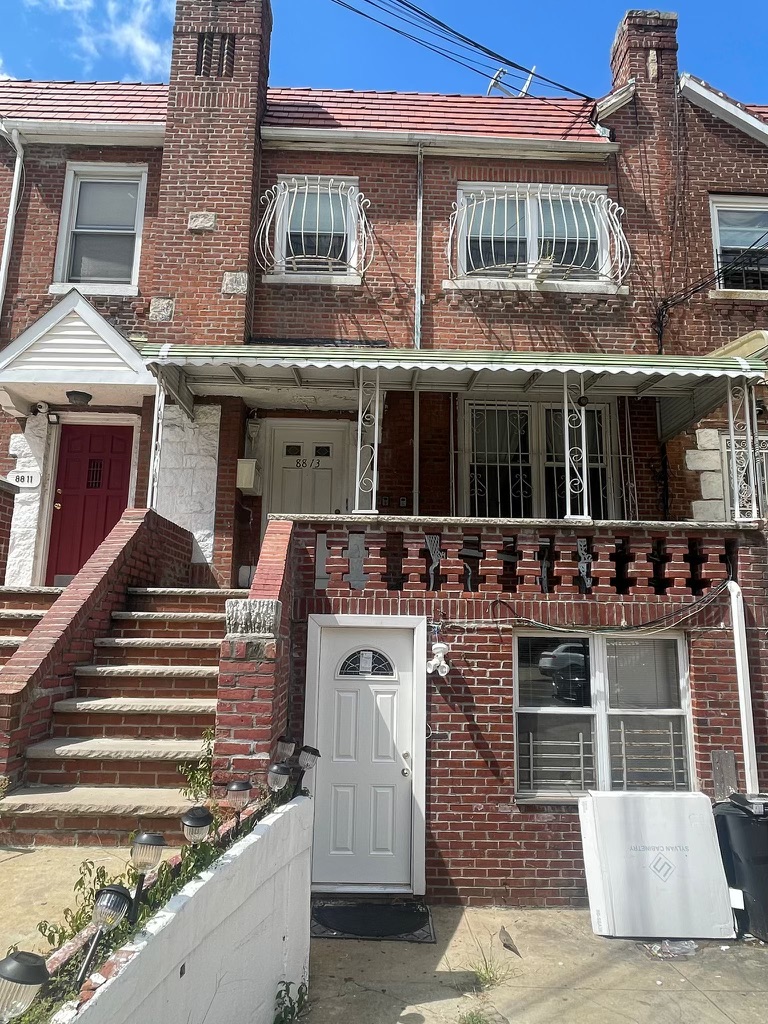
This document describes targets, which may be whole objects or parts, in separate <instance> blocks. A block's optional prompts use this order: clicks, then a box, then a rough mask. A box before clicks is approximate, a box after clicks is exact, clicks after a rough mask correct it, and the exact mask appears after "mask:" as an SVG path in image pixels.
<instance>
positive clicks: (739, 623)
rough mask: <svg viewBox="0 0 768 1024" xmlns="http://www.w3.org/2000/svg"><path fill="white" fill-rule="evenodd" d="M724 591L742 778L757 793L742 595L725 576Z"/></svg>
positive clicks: (755, 752)
mask: <svg viewBox="0 0 768 1024" xmlns="http://www.w3.org/2000/svg"><path fill="white" fill-rule="evenodd" d="M728 595H729V597H730V600H731V625H732V626H733V646H734V651H735V654H736V682H737V684H738V688H739V712H740V717H741V745H742V748H743V750H744V781H745V784H746V789H747V792H748V793H759V792H760V785H759V782H758V777H757V746H756V744H755V724H754V720H753V715H752V682H751V679H750V675H749V659H748V657H747V625H746V619H745V617H744V596H743V594H742V592H741V587H740V586H739V584H738V583H736V581H735V580H728Z"/></svg>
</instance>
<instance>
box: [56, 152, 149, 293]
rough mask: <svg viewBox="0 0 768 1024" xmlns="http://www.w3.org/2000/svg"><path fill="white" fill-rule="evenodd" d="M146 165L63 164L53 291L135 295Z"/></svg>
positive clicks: (142, 219)
mask: <svg viewBox="0 0 768 1024" xmlns="http://www.w3.org/2000/svg"><path fill="white" fill-rule="evenodd" d="M146 187H147V167H146V165H145V164H107V163H101V164H68V165H67V175H66V180H65V184H64V199H63V203H62V209H61V222H60V228H59V241H58V248H57V252H56V264H55V273H54V283H53V285H52V286H51V288H50V291H52V292H65V291H69V289H70V288H71V287H72V286H75V287H76V288H77V289H78V290H79V291H81V292H83V293H84V294H94V295H135V294H137V292H138V277H139V259H140V255H141V234H142V226H143V221H144V200H145V196H146Z"/></svg>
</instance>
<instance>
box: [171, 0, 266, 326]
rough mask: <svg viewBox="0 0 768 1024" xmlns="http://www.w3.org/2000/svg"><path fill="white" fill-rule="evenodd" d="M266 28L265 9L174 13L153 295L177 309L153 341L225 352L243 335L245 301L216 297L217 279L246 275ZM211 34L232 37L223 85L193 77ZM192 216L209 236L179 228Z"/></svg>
mask: <svg viewBox="0 0 768 1024" xmlns="http://www.w3.org/2000/svg"><path fill="white" fill-rule="evenodd" d="M271 22H272V16H271V11H270V5H269V3H268V0H264V2H262V0H249V2H248V3H239V2H237V0H179V3H178V4H177V8H176V24H175V27H174V45H173V58H172V62H171V77H170V89H169V98H168V115H167V128H166V136H165V149H164V155H163V175H162V184H161V189H160V215H161V223H162V231H163V244H162V260H161V261H160V262H158V265H157V273H156V276H155V293H156V294H157V295H159V296H167V297H172V298H175V300H176V308H175V313H174V318H173V322H172V323H170V324H155V325H153V326H152V329H151V336H152V338H153V339H155V340H161V339H162V340H174V341H177V342H182V343H185V342H186V343H190V344H222V345H223V344H235V343H238V342H242V341H243V340H244V338H245V337H246V336H247V335H248V333H249V328H250V310H249V302H248V296H247V295H224V294H222V275H223V274H224V273H225V272H242V273H249V274H250V275H251V277H252V275H253V265H252V264H253V244H252V243H253V216H252V212H253V211H252V206H253V202H254V199H255V197H256V195H257V192H258V186H259V162H260V144H259V130H258V126H259V123H260V120H261V117H262V115H263V111H264V105H265V101H266V85H267V75H268V70H269V36H270V31H271ZM209 31H213V32H216V33H233V34H234V35H235V37H236V39H235V59H234V74H233V76H232V77H231V78H216V77H212V78H206V77H201V76H198V75H196V73H195V72H196V60H197V47H198V34H199V33H200V32H209ZM194 211H207V212H213V213H215V214H216V216H217V226H216V230H215V231H214V232H205V233H203V234H193V233H191V232H190V231H189V229H188V227H187V219H188V215H189V213H190V212H194Z"/></svg>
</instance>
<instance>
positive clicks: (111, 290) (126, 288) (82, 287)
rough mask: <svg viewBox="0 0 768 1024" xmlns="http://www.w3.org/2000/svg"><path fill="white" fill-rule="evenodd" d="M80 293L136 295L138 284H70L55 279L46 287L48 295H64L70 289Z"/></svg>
mask: <svg viewBox="0 0 768 1024" xmlns="http://www.w3.org/2000/svg"><path fill="white" fill-rule="evenodd" d="M73 289H74V290H75V291H77V292H80V294H81V295H138V294H139V286H138V285H135V284H70V283H69V282H68V281H57V282H56V283H54V284H52V285H50V286H49V287H48V294H49V295H66V294H67V293H68V292H71V291H72V290H73Z"/></svg>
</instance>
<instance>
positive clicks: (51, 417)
mask: <svg viewBox="0 0 768 1024" xmlns="http://www.w3.org/2000/svg"><path fill="white" fill-rule="evenodd" d="M47 415H48V422H49V423H58V422H59V414H58V413H57V412H49V413H48V414H47Z"/></svg>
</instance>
